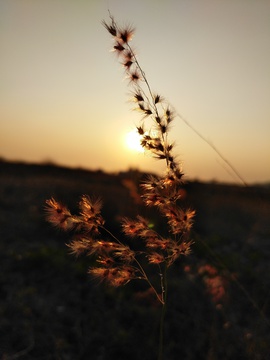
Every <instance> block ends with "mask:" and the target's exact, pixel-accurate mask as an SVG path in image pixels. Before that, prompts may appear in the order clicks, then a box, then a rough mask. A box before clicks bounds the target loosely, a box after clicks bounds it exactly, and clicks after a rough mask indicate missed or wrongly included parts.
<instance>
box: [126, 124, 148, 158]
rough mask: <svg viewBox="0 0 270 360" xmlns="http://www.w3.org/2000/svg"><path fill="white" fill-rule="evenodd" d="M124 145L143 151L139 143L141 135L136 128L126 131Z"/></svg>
mask: <svg viewBox="0 0 270 360" xmlns="http://www.w3.org/2000/svg"><path fill="white" fill-rule="evenodd" d="M126 145H127V147H128V148H129V149H130V150H133V151H137V152H140V153H143V152H144V149H143V147H142V145H141V135H139V134H138V131H137V130H136V129H133V130H131V131H130V132H129V133H127V135H126Z"/></svg>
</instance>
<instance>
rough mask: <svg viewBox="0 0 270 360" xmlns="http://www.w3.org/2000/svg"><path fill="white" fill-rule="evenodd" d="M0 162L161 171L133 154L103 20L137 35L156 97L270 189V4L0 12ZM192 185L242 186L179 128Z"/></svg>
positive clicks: (76, 4)
mask: <svg viewBox="0 0 270 360" xmlns="http://www.w3.org/2000/svg"><path fill="white" fill-rule="evenodd" d="M0 10H1V11H0V21H1V33H0V40H1V42H0V47H1V60H0V77H1V82H0V91H1V99H0V121H1V123H0V124H1V125H0V126H1V131H0V143H1V148H0V156H2V157H3V158H6V159H9V160H26V161H31V162H40V161H42V162H44V161H52V162H55V163H56V164H60V165H67V166H72V167H78V166H81V167H84V168H87V169H104V170H106V171H110V172H115V171H116V172H117V171H119V170H127V169H128V168H130V167H132V168H134V167H135V168H139V169H141V170H143V171H149V170H151V171H155V172H156V171H162V168H161V167H159V165H158V164H157V163H155V162H152V160H150V159H149V158H148V157H147V156H145V155H143V154H138V153H137V152H136V151H133V150H131V149H130V148H129V147H128V146H127V134H128V133H129V132H130V131H131V130H132V129H133V128H134V127H135V125H136V124H138V122H139V120H140V119H139V117H138V114H136V112H134V111H131V109H132V104H130V102H129V101H128V100H129V99H130V91H129V89H128V81H126V80H125V75H124V69H123V68H122V67H121V65H120V64H118V61H117V56H116V55H115V54H114V53H110V50H111V48H112V45H113V42H112V40H111V38H110V35H109V34H108V33H107V31H106V30H105V29H104V28H103V26H102V24H101V22H102V20H104V19H105V20H109V12H108V10H109V11H110V12H111V14H113V16H114V17H115V19H116V20H117V22H118V23H119V24H120V26H125V25H127V24H131V25H132V26H134V27H135V28H136V32H135V37H134V39H133V41H132V44H133V47H134V50H135V52H136V54H137V56H138V59H139V61H140V64H141V66H142V68H143V70H144V71H145V73H146V76H147V78H148V81H149V82H150V84H151V86H152V90H153V91H155V92H158V93H161V95H162V96H164V97H165V98H166V99H167V100H168V101H169V102H170V103H171V104H172V105H173V106H174V107H175V108H176V110H177V111H178V112H179V113H180V114H181V115H182V116H183V117H184V118H185V119H186V120H187V121H188V122H189V123H190V124H191V125H192V126H193V127H194V128H195V129H197V131H199V132H200V133H201V134H203V136H204V137H205V138H206V139H207V140H208V141H209V142H210V143H212V144H213V145H214V146H216V147H217V148H218V149H219V150H220V152H221V153H222V154H223V155H224V157H225V158H226V159H228V160H229V161H230V162H231V163H232V165H234V166H235V167H236V169H237V170H238V171H239V173H240V174H241V175H242V176H243V178H244V179H245V181H246V182H248V183H254V182H266V181H269V179H270V168H269V166H268V165H267V164H269V160H270V143H269V133H270V121H269V119H270V110H269V98H270V81H269V79H270V70H269V63H270V45H269V44H270V25H269V16H270V4H269V1H268V0H261V1H259V2H258V1H252V0H251V1H248V2H247V1H245V0H238V1H234V2H232V1H224V0H221V1H214V0H203V1H197V0H191V1H185V0H181V1H173V0H169V1H162V0H160V1H156V0H148V1H142V0H138V1H125V0H99V1H97V0H96V1H95V0H88V1H86V0H78V1H73V0H56V1H55V0H48V1H42V0H41V1H32V0H23V1H1V3H0ZM171 139H172V141H175V142H176V144H177V152H178V154H179V159H180V160H182V161H183V167H184V170H185V173H186V174H187V175H188V177H189V178H190V179H194V178H196V179H201V180H218V181H226V182H228V181H229V182H235V181H237V179H236V178H235V177H233V174H232V173H231V171H230V169H229V168H228V167H227V166H226V163H224V162H223V161H222V160H221V159H220V158H219V157H218V156H217V154H216V153H215V152H213V150H212V149H211V148H210V147H209V145H208V144H207V143H206V142H204V141H203V140H202V139H200V138H199V137H198V136H197V134H196V133H195V132H194V131H192V130H191V129H190V128H189V127H187V126H186V124H185V123H184V122H183V121H182V120H181V119H180V118H176V119H175V121H174V124H173V126H172V128H171Z"/></svg>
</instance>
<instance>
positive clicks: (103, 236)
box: [46, 17, 195, 359]
mask: <svg viewBox="0 0 270 360" xmlns="http://www.w3.org/2000/svg"><path fill="white" fill-rule="evenodd" d="M103 25H104V27H105V28H106V29H107V30H108V32H109V33H110V35H111V36H112V37H113V41H114V44H113V50H114V52H115V53H116V54H117V55H118V58H119V61H120V63H121V64H122V66H123V67H124V71H125V74H126V77H127V79H128V81H129V87H130V88H131V93H132V100H133V102H134V104H135V108H136V109H137V110H138V112H139V114H140V116H141V119H140V122H139V124H138V126H137V131H138V134H139V135H140V138H141V145H142V147H143V148H144V150H145V151H146V152H148V153H150V154H151V155H152V156H153V158H155V159H157V160H158V161H163V162H164V174H163V176H154V175H151V176H149V177H148V179H147V180H146V181H145V182H144V183H142V184H141V191H142V198H143V201H144V203H145V205H146V206H148V207H156V208H158V210H159V211H160V214H161V216H163V217H164V218H165V219H166V222H167V227H168V228H167V231H166V234H169V235H166V236H164V235H162V234H159V233H158V232H157V231H156V230H155V229H154V228H153V227H152V226H151V225H150V224H149V222H148V220H147V219H145V218H144V217H142V216H141V215H139V214H138V216H137V217H136V218H135V219H129V218H127V217H125V218H123V219H122V223H121V226H122V235H121V237H118V236H115V235H114V234H113V233H112V232H111V231H110V230H109V229H108V228H107V227H106V222H105V219H104V218H103V216H102V214H101V209H102V203H101V201H100V200H99V199H93V198H91V197H88V196H86V195H83V196H82V197H81V200H80V202H79V213H78V214H77V215H73V214H71V212H70V211H69V210H68V209H67V208H66V207H65V206H64V205H62V204H61V203H59V202H58V201H56V200H55V199H50V200H48V201H47V207H46V210H47V219H48V220H49V221H50V222H51V223H52V224H53V225H55V226H57V227H59V228H61V229H63V230H65V231H70V230H72V234H75V235H73V237H72V239H71V241H70V242H69V244H68V247H69V248H70V250H71V252H72V253H73V254H75V255H76V256H78V255H81V254H85V255H87V256H91V257H94V258H95V260H96V261H95V263H94V264H95V265H94V266H92V267H91V268H90V269H89V273H90V274H91V275H92V276H93V277H95V278H97V279H99V280H100V281H104V282H106V283H108V284H110V285H112V286H116V287H118V286H121V285H125V284H127V283H128V282H130V281H131V280H143V281H146V282H147V283H148V285H149V287H150V288H151V289H152V292H153V294H154V295H155V296H156V298H157V299H158V301H159V302H160V303H161V304H162V317H161V327H160V350H159V354H160V355H159V359H161V356H162V355H161V354H162V337H163V332H162V331H163V321H164V315H165V305H166V298H167V269H168V267H170V266H171V265H172V264H173V263H174V262H175V261H176V259H178V258H179V257H181V256H186V255H188V254H189V253H190V247H191V244H192V240H190V239H189V233H190V229H191V227H192V223H193V217H194V215H195V212H194V211H193V210H191V209H183V208H182V207H180V206H179V204H180V202H181V194H182V192H181V186H182V184H183V176H184V174H183V172H182V168H181V164H180V162H179V161H178V159H177V157H176V155H175V153H174V144H173V142H171V141H170V139H169V131H170V126H171V123H172V122H173V120H174V111H173V109H172V107H171V106H170V105H169V104H168V102H167V101H165V99H164V98H163V96H161V95H160V94H158V93H154V92H152V89H151V87H150V85H149V82H148V80H147V78H146V75H145V73H144V72H143V70H142V68H141V66H140V64H139V62H138V60H137V57H136V55H135V53H134V51H133V48H132V47H131V45H130V41H131V39H132V37H133V34H134V29H133V28H131V27H129V26H126V27H123V28H121V27H119V26H118V25H117V23H116V22H115V20H114V18H113V17H111V18H110V22H109V23H107V22H105V21H104V22H103ZM130 238H133V239H135V244H136V246H134V249H133V248H132V246H131V245H129V244H132V243H133V244H134V242H132V241H130ZM138 244H139V246H138ZM138 248H139V250H138ZM153 266H156V268H157V271H156V277H157V278H158V281H157V279H152V278H150V277H149V276H148V273H149V271H148V267H153ZM151 273H153V272H152V269H151ZM156 284H158V285H156Z"/></svg>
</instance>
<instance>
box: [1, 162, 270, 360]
mask: <svg viewBox="0 0 270 360" xmlns="http://www.w3.org/2000/svg"><path fill="white" fill-rule="evenodd" d="M143 176H144V174H141V173H140V172H138V171H135V170H131V171H128V172H126V173H120V174H116V175H110V174H106V173H103V172H102V171H95V172H91V171H85V170H80V169H74V170H72V169H67V168H61V167H56V166H53V165H27V164H20V163H8V162H4V161H2V162H0V261H1V272H0V294H1V296H0V316H1V324H0V359H1V360H11V359H17V358H21V359H25V360H28V359H29V360H30V359H31V360H32V359H33V360H41V359H44V360H45V359H46V360H48V359H55V360H60V359H61V360H74V359H75V360H76V359H78V360H84V359H85V360H86V359H91V360H92V359H93V360H114V359H117V360H119V359H129V360H137V359H142V360H144V359H145V360H154V359H156V358H157V339H158V323H159V310H160V309H159V305H158V304H157V303H156V302H155V300H154V298H152V296H151V294H149V292H148V291H147V290H146V288H145V287H144V285H143V284H141V283H139V282H136V281H134V282H131V283H129V284H127V285H126V286H124V287H122V288H118V289H114V288H108V287H106V286H104V285H103V284H97V283H96V282H95V281H93V280H92V279H90V278H89V276H88V275H87V268H88V267H89V265H91V259H89V258H78V259H76V258H74V257H73V256H70V255H69V253H68V248H67V247H66V245H65V243H66V242H67V241H68V237H67V235H66V234H64V233H61V232H59V231H55V229H53V228H52V227H51V226H50V225H49V224H48V223H47V222H46V221H45V217H44V205H45V200H46V199H49V198H50V197H51V196H53V197H55V198H56V199H58V200H59V201H62V202H63V203H64V204H66V205H68V206H69V207H70V209H72V210H74V211H76V204H77V203H78V200H79V197H80V196H81V195H82V194H89V195H95V196H100V197H101V198H102V199H103V203H104V211H103V215H104V218H105V219H106V220H107V226H108V227H109V228H110V229H112V231H113V232H115V233H117V234H120V228H119V223H118V220H119V218H121V217H122V216H129V217H133V216H134V217H135V216H136V215H137V214H142V215H144V216H146V217H148V218H150V219H151V222H152V223H153V224H154V225H155V226H157V227H158V228H159V231H161V232H162V231H163V230H164V229H163V222H162V220H161V221H160V220H159V218H158V214H157V213H155V212H153V211H150V210H149V209H145V208H144V207H143V205H142V203H141V202H140V198H139V197H138V193H137V186H138V184H139V182H140V181H141V179H142V178H143ZM184 191H185V196H184V202H185V203H186V204H188V205H190V206H191V207H192V208H194V209H195V210H196V212H197V215H196V219H195V224H194V229H193V234H192V238H193V239H194V240H195V245H193V252H192V255H190V256H189V257H187V258H185V259H180V260H179V261H177V263H176V264H175V265H174V266H173V267H172V268H171V269H170V273H169V295H168V311H167V315H166V316H167V317H166V325H165V358H166V359H168V360H174V359H175V360H176V359H177V360H178V359H183V360H200V359H202V360H204V359H205V360H215V359H216V360H225V359H248V360H254V359H256V360H266V359H269V358H270V347H269V344H270V261H269V260H270V188H269V187H267V186H250V187H247V188H244V187H241V186H233V185H222V184H216V183H200V182H190V183H188V184H187V185H186V186H185V190H184ZM164 231H165V230H164ZM119 236H121V235H119Z"/></svg>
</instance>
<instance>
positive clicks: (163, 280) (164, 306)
mask: <svg viewBox="0 0 270 360" xmlns="http://www.w3.org/2000/svg"><path fill="white" fill-rule="evenodd" d="M160 276H161V283H162V299H163V304H162V309H161V317H160V324H159V350H158V360H162V359H163V343H164V323H165V314H166V309H167V295H168V286H167V265H166V264H165V266H164V273H163V274H162V273H161V274H160Z"/></svg>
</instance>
